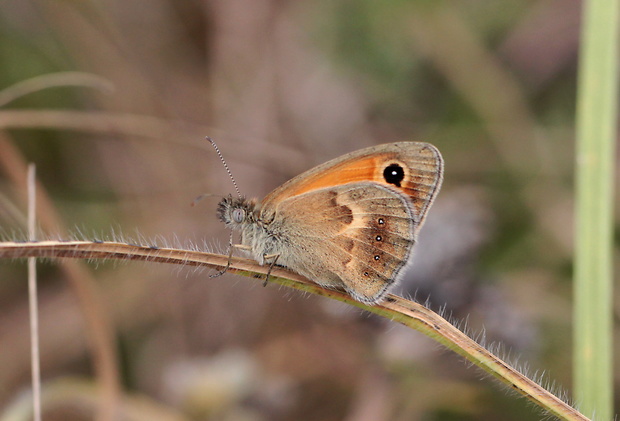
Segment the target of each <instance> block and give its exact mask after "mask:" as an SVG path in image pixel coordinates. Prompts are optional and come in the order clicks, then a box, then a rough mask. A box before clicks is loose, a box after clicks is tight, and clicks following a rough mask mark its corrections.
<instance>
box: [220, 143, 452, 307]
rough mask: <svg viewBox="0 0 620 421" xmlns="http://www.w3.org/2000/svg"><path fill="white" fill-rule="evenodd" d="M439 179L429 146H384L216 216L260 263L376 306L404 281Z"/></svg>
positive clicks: (228, 206)
mask: <svg viewBox="0 0 620 421" xmlns="http://www.w3.org/2000/svg"><path fill="white" fill-rule="evenodd" d="M442 173H443V161H442V159H441V155H440V154H439V151H437V149H436V148H435V147H434V146H432V145H429V144H426V143H413V142H400V143H392V144H386V145H379V146H375V147H371V148H366V149H362V150H359V151H356V152H352V153H350V154H347V155H344V156H342V157H340V158H336V159H334V160H332V161H329V162H327V163H325V164H323V165H320V166H318V167H316V168H314V169H311V170H309V171H307V172H305V173H303V174H301V175H299V176H297V177H295V178H293V179H291V180H290V181H288V182H286V183H285V184H283V185H282V186H280V187H278V188H277V189H275V190H274V191H273V192H272V193H270V194H269V195H268V196H267V197H265V199H264V200H263V201H261V202H260V203H259V202H256V201H254V200H246V199H243V198H232V197H230V196H229V197H227V198H225V199H223V200H222V201H221V202H220V204H219V206H218V217H219V218H220V219H221V220H222V221H223V222H224V223H226V225H227V226H229V227H231V228H232V229H235V230H239V231H241V243H242V244H243V245H244V246H245V247H247V249H248V251H249V252H250V255H251V256H252V257H253V258H254V259H255V260H256V261H258V262H259V263H260V264H267V263H270V262H273V260H269V259H274V258H275V259H276V260H275V261H276V263H277V264H278V265H282V266H285V267H288V268H289V269H291V270H293V271H295V272H297V273H299V274H301V275H303V276H305V277H307V278H309V279H311V280H313V281H314V282H317V283H318V284H320V285H323V286H326V287H332V288H334V287H335V288H341V289H344V290H346V291H347V292H348V293H349V294H351V296H352V297H353V298H355V299H356V300H358V301H361V302H364V303H368V304H374V303H377V302H379V301H380V300H381V299H382V298H383V297H384V296H385V294H386V292H387V290H388V289H389V287H390V286H392V285H393V284H395V283H396V282H397V281H398V280H399V279H400V278H401V277H402V275H403V273H404V269H405V267H406V266H407V263H408V262H409V261H410V257H411V253H412V249H413V245H414V244H415V240H416V235H417V232H418V231H419V229H420V227H421V225H422V223H423V221H424V217H425V215H426V212H427V211H428V207H429V206H430V204H431V203H432V201H433V199H434V197H435V195H436V193H437V191H438V189H439V186H440V184H441V179H442ZM266 257H267V258H268V259H267V260H269V261H267V260H266Z"/></svg>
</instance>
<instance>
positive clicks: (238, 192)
mask: <svg viewBox="0 0 620 421" xmlns="http://www.w3.org/2000/svg"><path fill="white" fill-rule="evenodd" d="M207 140H208V141H209V143H211V146H213V149H215V152H216V153H217V156H219V157H220V161H222V164H224V168H225V169H226V172H227V173H228V176H229V177H230V180H231V181H232V183H233V186H235V190H236V191H237V195H238V196H239V197H240V198H241V197H242V196H241V192H240V191H239V187H237V182H236V181H235V177H233V175H232V172H231V171H230V168H228V164H226V161H225V160H224V156H223V155H222V152H220V148H218V147H217V144H216V143H215V141H214V140H213V139H211V138H210V137H209V136H207Z"/></svg>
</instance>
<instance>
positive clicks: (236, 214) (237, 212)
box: [232, 208, 245, 224]
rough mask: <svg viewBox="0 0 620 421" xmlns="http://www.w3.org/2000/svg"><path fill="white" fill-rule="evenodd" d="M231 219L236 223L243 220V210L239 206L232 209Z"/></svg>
mask: <svg viewBox="0 0 620 421" xmlns="http://www.w3.org/2000/svg"><path fill="white" fill-rule="evenodd" d="M232 219H233V221H235V222H236V223H238V224H240V223H242V222H243V220H244V219H245V210H243V209H239V208H237V209H233V211H232Z"/></svg>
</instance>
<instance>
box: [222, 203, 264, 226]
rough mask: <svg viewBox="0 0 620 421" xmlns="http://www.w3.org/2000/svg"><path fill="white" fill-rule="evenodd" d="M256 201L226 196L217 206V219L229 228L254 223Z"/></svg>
mask: <svg viewBox="0 0 620 421" xmlns="http://www.w3.org/2000/svg"><path fill="white" fill-rule="evenodd" d="M255 211H256V200H247V199H246V198H244V197H232V196H230V195H229V196H227V197H225V198H223V199H222V200H221V201H220V203H219V204H218V205H217V217H218V218H219V219H220V221H222V222H224V223H225V224H226V226H229V227H231V228H233V229H234V228H239V227H241V226H243V225H246V224H251V223H253V222H255V221H256V217H255Z"/></svg>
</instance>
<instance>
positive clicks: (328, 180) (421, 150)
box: [262, 142, 443, 224]
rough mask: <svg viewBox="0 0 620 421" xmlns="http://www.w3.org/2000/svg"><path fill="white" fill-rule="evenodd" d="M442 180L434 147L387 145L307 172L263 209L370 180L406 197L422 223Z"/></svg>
mask: <svg viewBox="0 0 620 421" xmlns="http://www.w3.org/2000/svg"><path fill="white" fill-rule="evenodd" d="M442 178H443V159H442V157H441V154H440V153H439V151H438V150H437V148H435V147H434V146H433V145H431V144H428V143H422V142H398V143H389V144H384V145H378V146H373V147H370V148H366V149H361V150H359V151H355V152H351V153H349V154H346V155H343V156H342V157H340V158H336V159H334V160H331V161H328V162H326V163H325V164H322V165H319V166H318V167H315V168H313V169H311V170H309V171H306V172H305V173H303V174H300V175H298V176H297V177H295V178H293V179H291V180H289V181H288V182H286V183H284V184H283V185H281V186H280V187H278V188H277V189H275V190H274V191H272V192H271V193H270V194H269V195H268V196H266V197H265V199H264V200H263V201H262V206H263V208H273V207H274V206H275V205H276V204H279V203H281V202H282V201H284V200H286V199H288V198H291V197H294V196H297V195H301V194H304V193H307V192H311V191H314V190H318V189H322V188H325V187H330V186H338V185H344V184H348V183H363V182H369V181H372V182H375V183H378V184H380V185H385V186H389V187H391V188H394V189H396V190H398V191H400V192H401V193H402V194H403V195H405V196H406V197H407V198H408V200H409V201H410V202H411V205H412V208H413V210H414V215H413V217H414V218H415V219H416V220H417V221H418V222H419V223H420V224H422V222H423V221H424V217H425V216H426V213H427V211H428V208H429V207H430V205H431V204H432V202H433V200H434V198H435V196H436V195H437V192H438V191H439V188H440V186H441V182H442Z"/></svg>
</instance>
